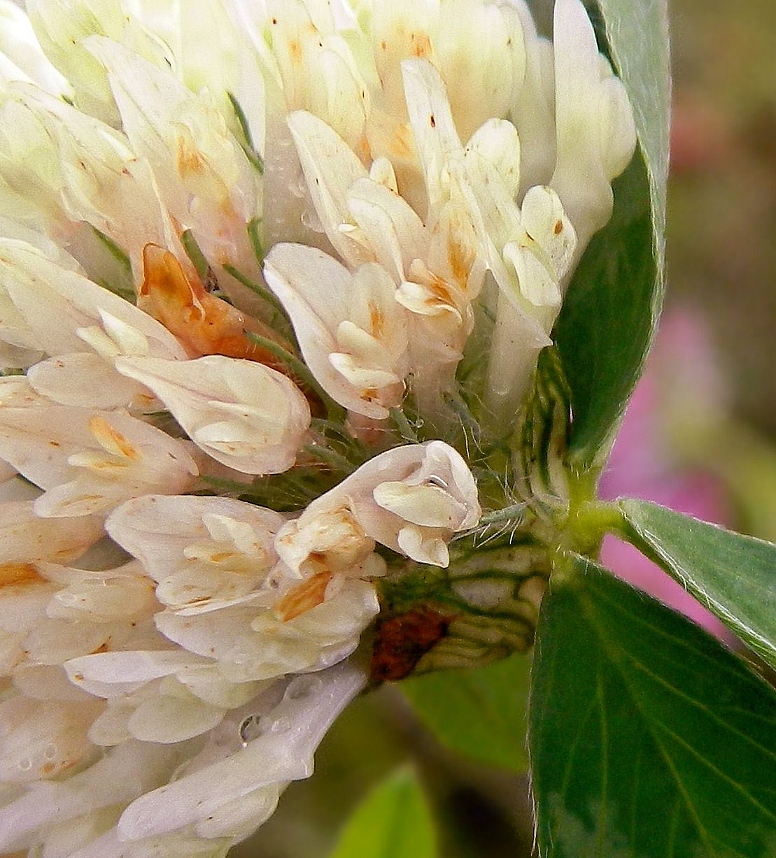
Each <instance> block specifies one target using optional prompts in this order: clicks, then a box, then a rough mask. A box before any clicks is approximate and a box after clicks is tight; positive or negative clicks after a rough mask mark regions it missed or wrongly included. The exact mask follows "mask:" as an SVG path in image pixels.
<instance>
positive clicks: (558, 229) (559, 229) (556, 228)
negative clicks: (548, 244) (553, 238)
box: [552, 220, 563, 235]
mask: <svg viewBox="0 0 776 858" xmlns="http://www.w3.org/2000/svg"><path fill="white" fill-rule="evenodd" d="M552 231H553V233H555V235H560V234H561V232H562V231H563V221H562V220H556V221H555V226H554V227H553V229H552Z"/></svg>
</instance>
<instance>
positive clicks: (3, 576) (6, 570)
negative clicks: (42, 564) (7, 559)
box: [0, 563, 45, 587]
mask: <svg viewBox="0 0 776 858" xmlns="http://www.w3.org/2000/svg"><path fill="white" fill-rule="evenodd" d="M44 580H45V579H43V578H41V577H40V575H38V567H37V566H35V564H34V563H3V564H2V565H0V587H17V586H19V585H20V584H32V583H33V582H40V581H44Z"/></svg>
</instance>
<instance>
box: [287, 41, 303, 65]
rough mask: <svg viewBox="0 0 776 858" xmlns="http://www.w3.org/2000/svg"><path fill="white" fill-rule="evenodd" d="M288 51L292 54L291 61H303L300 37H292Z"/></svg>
mask: <svg viewBox="0 0 776 858" xmlns="http://www.w3.org/2000/svg"><path fill="white" fill-rule="evenodd" d="M288 53H289V54H290V55H291V61H292V62H294V63H297V64H298V63H301V62H302V45H301V43H300V42H299V39H291V41H290V42H289V43H288Z"/></svg>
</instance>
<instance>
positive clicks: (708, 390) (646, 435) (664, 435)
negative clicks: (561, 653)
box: [601, 310, 733, 641]
mask: <svg viewBox="0 0 776 858" xmlns="http://www.w3.org/2000/svg"><path fill="white" fill-rule="evenodd" d="M724 411H725V396H724V385H723V383H722V381H721V379H720V375H719V372H718V368H717V366H716V362H715V359H714V355H713V351H712V348H711V344H710V342H709V340H708V336H707V332H706V330H705V328H704V326H703V323H702V321H701V320H700V319H698V318H697V316H695V315H693V314H692V313H690V312H689V311H686V310H678V311H677V310H674V311H672V312H671V313H669V314H667V315H666V316H664V318H663V322H662V326H661V330H660V333H659V335H658V338H657V342H656V345H655V349H654V351H653V352H652V354H651V356H650V359H649V361H648V363H647V368H646V371H645V373H644V376H643V377H642V379H641V381H640V382H639V384H638V386H637V388H636V392H635V393H634V395H633V398H632V399H631V402H630V405H629V407H628V411H627V413H626V415H625V419H624V421H623V424H622V428H621V430H620V434H619V436H618V438H617V441H616V443H615V445H614V449H613V450H612V455H611V458H610V460H609V465H608V468H607V470H606V471H605V473H604V475H603V478H602V480H601V495H602V497H603V498H605V499H614V498H617V497H635V498H641V499H643V500H649V501H654V502H655V503H659V504H661V505H663V506H667V507H670V508H671V509H673V510H676V511H677V512H682V513H687V514H688V515H692V516H695V517H696V518H700V519H703V520H704V521H710V522H714V523H716V524H727V523H729V522H730V518H731V510H730V505H729V498H728V496H727V492H726V488H725V486H724V484H723V483H722V482H721V480H720V479H719V478H717V477H716V476H715V475H713V474H712V473H710V472H708V471H705V470H703V469H702V468H701V467H698V466H697V465H695V464H690V463H688V462H687V461H686V460H685V461H683V458H684V457H683V455H682V452H681V451H682V448H683V447H686V446H688V445H691V444H692V440H693V435H694V433H700V432H705V431H708V428H709V426H710V425H711V424H713V422H715V420H718V419H719V418H720V417H721V416H722V415H724ZM601 559H602V562H603V563H604V565H605V566H607V567H608V568H610V569H612V570H613V571H614V572H615V573H616V574H617V575H618V576H619V577H620V578H622V579H623V580H625V581H628V582H629V583H631V584H633V585H634V586H636V587H639V588H640V589H642V590H645V591H646V592H648V593H650V594H651V595H653V596H655V597H656V598H658V599H659V600H660V601H661V602H663V603H664V604H666V605H668V606H669V607H672V608H674V609H676V610H678V611H680V612H681V613H683V614H685V615H686V616H687V617H689V618H690V619H692V620H693V621H695V622H696V623H698V624H699V625H701V626H703V627H704V628H705V629H706V630H707V631H709V632H711V633H712V634H714V635H716V636H717V637H720V638H722V639H724V640H727V641H732V640H733V638H732V636H731V635H730V633H729V632H728V631H727V629H726V627H725V626H724V625H723V624H722V623H721V622H720V621H719V620H718V619H717V618H716V617H715V616H713V615H712V614H711V613H710V612H709V611H707V610H706V609H705V608H703V607H702V606H701V605H700V604H699V603H698V602H697V601H696V600H695V599H694V598H693V597H692V596H690V594H689V593H687V592H686V591H685V590H684V588H683V587H682V586H681V585H680V584H678V583H677V582H676V581H674V580H673V579H672V578H670V577H669V576H668V575H667V574H666V573H665V572H663V571H662V570H661V569H660V568H659V567H658V566H657V565H655V564H654V563H652V562H651V561H650V560H647V558H646V557H644V556H643V555H642V554H641V553H639V551H637V550H636V549H635V548H634V547H633V546H631V545H628V544H627V543H624V542H621V541H620V540H618V539H616V538H615V537H612V536H607V537H606V539H605V540H604V544H603V549H602V552H601Z"/></svg>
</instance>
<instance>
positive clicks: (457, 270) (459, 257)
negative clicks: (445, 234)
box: [447, 237, 474, 288]
mask: <svg viewBox="0 0 776 858" xmlns="http://www.w3.org/2000/svg"><path fill="white" fill-rule="evenodd" d="M473 257H474V254H473V253H472V251H471V248H466V247H464V245H463V244H461V242H460V241H455V240H454V239H453V238H452V237H451V238H450V241H448V243H447V261H448V262H449V264H450V270H451V271H452V273H453V277H454V278H455V280H456V282H457V283H459V284H460V285H461V287H462V288H463V287H465V286H466V282H467V280H468V279H469V272H470V271H471V267H472V263H473V261H474V259H473Z"/></svg>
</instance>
